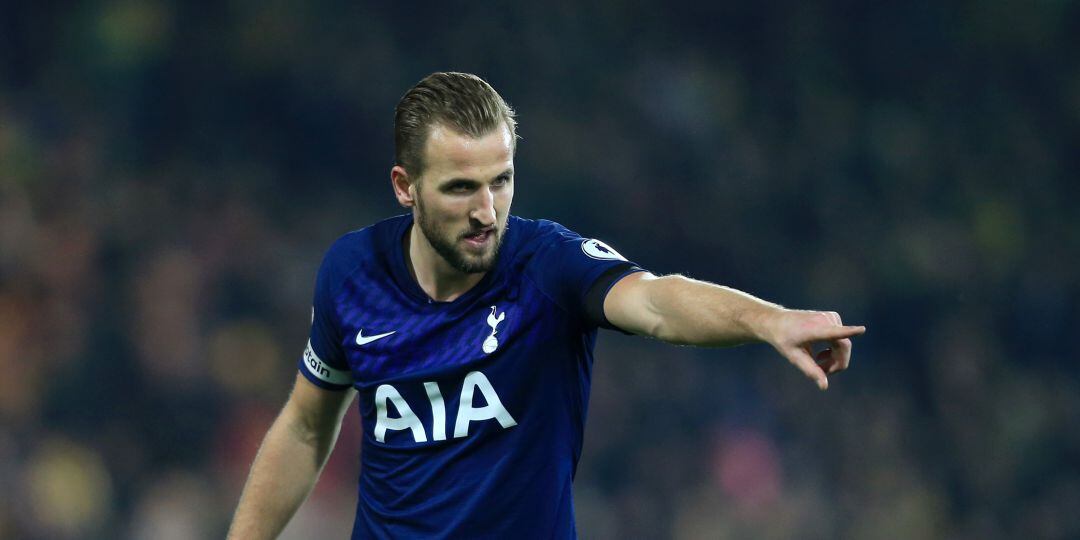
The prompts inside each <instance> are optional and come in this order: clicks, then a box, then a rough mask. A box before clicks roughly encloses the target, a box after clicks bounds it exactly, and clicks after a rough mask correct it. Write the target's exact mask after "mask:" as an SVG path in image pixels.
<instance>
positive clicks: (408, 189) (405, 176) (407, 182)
mask: <svg viewBox="0 0 1080 540" xmlns="http://www.w3.org/2000/svg"><path fill="white" fill-rule="evenodd" d="M415 180H417V179H412V178H409V173H408V172H407V171H405V168H404V167H402V166H401V165H394V168H393V169H390V184H391V185H392V186H394V196H395V197H397V201H398V204H400V205H401V206H404V207H405V208H412V207H413V206H414V205H415V204H416V186H414V185H413V183H414V181H415Z"/></svg>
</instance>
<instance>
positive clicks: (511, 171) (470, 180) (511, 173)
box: [439, 167, 514, 187]
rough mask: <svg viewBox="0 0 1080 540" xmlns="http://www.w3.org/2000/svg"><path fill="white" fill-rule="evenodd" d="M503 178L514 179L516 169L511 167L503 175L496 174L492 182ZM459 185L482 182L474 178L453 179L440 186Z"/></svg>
mask: <svg viewBox="0 0 1080 540" xmlns="http://www.w3.org/2000/svg"><path fill="white" fill-rule="evenodd" d="M503 176H507V177H510V178H513V177H514V168H513V167H511V168H509V169H506V170H505V171H503V172H501V173H499V174H496V175H495V176H494V177H493V178H492V180H495V179H497V178H501V177H503ZM457 183H465V184H479V183H480V181H478V180H476V179H474V178H464V177H462V178H451V179H449V180H446V181H445V182H442V183H440V184H439V187H445V186H449V185H452V184H457Z"/></svg>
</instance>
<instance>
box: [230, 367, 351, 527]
mask: <svg viewBox="0 0 1080 540" xmlns="http://www.w3.org/2000/svg"><path fill="white" fill-rule="evenodd" d="M355 396H356V391H355V390H353V389H352V388H349V389H347V390H343V391H333V390H323V389H322V388H318V387H317V386H315V385H314V384H311V383H310V382H308V380H307V379H305V378H304V376H303V375H299V374H298V375H297V376H296V382H295V383H294V385H293V391H292V394H291V395H290V396H289V400H288V402H286V403H285V407H284V408H282V409H281V414H279V415H278V417H277V420H274V423H273V425H271V426H270V431H268V432H267V433H266V438H265V439H263V442H262V446H260V447H259V453H258V454H257V455H256V456H255V463H254V464H252V465H251V473H250V474H249V475H248V479H247V483H246V484H244V492H243V493H242V494H241V495H240V504H239V505H237V507H236V514H234V515H233V521H232V526H231V527H229V536H228V538H230V539H248V538H276V537H277V535H278V534H280V533H281V531H282V529H284V528H285V525H286V524H287V523H288V522H289V520H290V519H291V518H292V516H293V514H295V513H296V510H297V509H298V508H299V507H300V504H301V503H303V502H304V499H305V498H307V495H308V493H309V492H310V491H311V488H312V487H313V486H314V485H315V480H317V479H318V478H319V472H321V471H322V468H323V465H325V464H326V459H327V458H328V457H329V456H330V451H331V450H333V448H334V443H335V442H336V441H337V436H338V432H339V431H340V429H341V419H342V417H343V416H344V415H345V411H346V409H348V407H349V404H350V403H352V400H353V398H354V397H355Z"/></svg>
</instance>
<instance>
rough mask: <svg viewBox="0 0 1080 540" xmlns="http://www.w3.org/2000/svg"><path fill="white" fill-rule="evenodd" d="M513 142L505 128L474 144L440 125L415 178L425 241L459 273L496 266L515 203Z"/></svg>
mask: <svg viewBox="0 0 1080 540" xmlns="http://www.w3.org/2000/svg"><path fill="white" fill-rule="evenodd" d="M513 143H514V141H513V140H512V139H511V137H510V132H509V130H507V129H506V126H500V127H499V128H498V129H496V130H495V131H493V132H491V133H489V134H487V135H485V136H483V137H481V138H479V139H473V138H472V137H469V136H468V135H463V134H460V133H458V132H456V131H454V130H453V129H451V128H447V127H445V126H442V125H438V124H436V125H435V126H434V127H433V128H432V130H431V133H430V134H429V135H428V139H427V141H426V144H425V147H424V163H425V165H426V168H425V170H424V173H423V176H422V177H421V178H419V179H414V180H413V182H412V188H413V190H414V193H415V211H414V212H415V217H416V223H417V225H419V227H420V230H421V232H422V233H423V234H424V237H425V238H427V240H428V243H430V244H431V246H432V247H433V248H434V249H435V251H436V252H437V253H438V254H439V255H440V256H441V257H442V258H443V259H444V260H445V261H446V262H447V263H448V264H449V265H450V266H451V267H452V268H454V269H456V270H458V271H460V272H463V273H469V274H473V273H481V272H487V271H488V270H490V269H491V268H492V267H493V266H494V265H495V260H496V256H497V255H498V252H499V245H500V244H501V243H502V238H503V234H505V232H506V221H507V218H508V217H509V215H510V203H511V202H512V200H513V198H514V147H513Z"/></svg>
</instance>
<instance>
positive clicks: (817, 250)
mask: <svg viewBox="0 0 1080 540" xmlns="http://www.w3.org/2000/svg"><path fill="white" fill-rule="evenodd" d="M713 4H714V3H698V2H689V3H671V2H667V3H656V4H655V5H647V4H645V3H630V4H629V5H627V3H622V2H612V1H599V2H586V3H584V4H580V5H579V4H574V3H560V4H559V5H555V6H550V5H546V4H545V3H518V4H514V5H507V6H502V7H500V8H497V9H495V8H490V9H488V8H483V7H480V6H479V5H472V4H466V5H462V6H458V7H456V8H450V7H448V6H445V5H443V4H441V3H431V2H421V3H420V4H418V5H417V4H414V3H402V5H384V6H370V5H363V3H351V2H330V3H322V4H313V3H291V2H279V1H270V2H251V1H234V2H222V3H217V2H175V1H166V0H157V1H139V0H113V1H105V0H102V1H91V2H78V3H76V2H42V3H29V2H16V3H14V4H9V3H5V5H4V6H3V7H0V373H2V374H3V375H2V376H0V486H3V489H2V490H0V538H29V539H39V538H40V539H45V538H50V539H51V538H153V539H172V538H212V537H220V536H222V535H223V534H224V531H225V529H226V527H227V525H228V520H229V518H230V514H231V512H232V510H233V508H234V506H235V503H236V500H237V497H238V495H239V491H240V488H241V486H242V484H243V481H244V478H245V475H246V474H247V468H248V466H249V465H250V462H251V459H252V457H253V455H254V452H255V450H256V448H257V447H258V444H259V442H260V439H261V437H262V435H263V434H264V433H265V431H266V429H267V427H268V426H269V424H270V422H271V421H272V420H273V418H274V416H275V415H276V413H277V410H278V408H279V407H280V406H281V404H282V403H283V402H284V400H285V398H286V395H287V393H288V390H289V388H290V386H291V384H292V382H293V377H294V376H295V365H296V361H297V359H298V358H299V354H300V352H301V349H302V347H303V344H304V342H305V340H306V334H307V330H308V328H307V327H308V323H309V316H310V296H311V292H312V287H313V282H314V275H315V270H316V268H317V267H318V264H319V262H320V260H321V256H322V253H323V251H324V250H325V249H326V248H327V247H328V246H329V245H330V243H331V242H332V241H333V240H334V239H336V238H337V237H338V236H339V235H340V234H343V233H344V232H346V231H348V230H351V229H356V228H359V227H362V226H365V225H367V224H370V223H372V222H374V221H376V220H378V219H381V218H383V217H387V216H390V215H392V214H395V213H399V212H401V211H402V210H401V209H400V208H397V207H396V206H395V204H394V201H393V198H392V196H391V190H390V186H389V181H388V180H389V168H390V166H391V165H392V161H393V139H392V127H393V126H392V122H393V107H394V105H395V104H396V103H397V100H398V98H399V97H400V96H401V94H403V93H404V92H405V90H406V89H407V88H408V87H409V86H411V85H412V84H414V83H415V82H416V81H417V80H419V79H420V78H422V77H423V76H424V75H427V74H428V73H430V72H432V71H440V70H457V71H470V72H474V73H477V74H479V75H481V76H482V77H484V78H486V79H487V80H489V81H490V82H491V83H492V84H493V85H494V86H495V88H496V89H497V90H499V91H500V93H502V95H503V96H504V97H505V98H506V99H507V100H508V101H509V102H510V103H511V105H513V106H514V107H515V108H516V109H517V111H518V114H519V123H520V128H519V133H520V134H521V135H522V136H523V140H522V141H521V143H520V145H519V150H518V156H517V170H518V173H517V180H516V186H517V187H516V193H517V196H516V200H515V206H514V213H515V214H518V215H521V216H523V217H533V218H538V217H544V218H549V219H554V220H556V221H559V222H561V223H563V224H565V225H567V226H568V227H570V228H572V229H575V230H577V231H579V232H581V233H582V234H584V235H587V236H594V237H598V238H601V239H603V240H605V241H607V242H608V243H610V244H612V245H613V246H614V247H616V249H618V250H619V251H620V252H622V253H623V254H626V255H627V256H628V257H630V258H631V259H633V260H635V261H636V262H638V263H639V264H641V265H642V266H644V267H646V268H649V269H651V270H653V271H654V272H656V273H673V272H679V273H684V274H686V275H690V276H692V277H696V278H700V279H706V280H710V281H714V282H718V283H722V284H725V285H731V286H734V287H736V288H739V289H743V290H747V291H750V292H752V293H754V294H757V295H759V296H762V297H764V298H766V299H769V300H773V301H776V302H779V303H782V304H784V305H788V306H792V307H801V308H813V309H829V310H836V311H839V312H840V313H841V315H842V316H844V318H845V320H846V321H848V322H851V323H855V324H866V325H867V327H868V333H867V334H866V335H865V336H863V337H862V338H859V339H857V340H856V343H855V349H854V350H855V352H854V358H853V364H852V368H851V369H850V370H849V371H848V372H846V373H844V374H842V375H839V376H837V377H835V378H834V380H833V381H832V384H831V387H830V389H829V391H828V392H826V393H820V392H818V391H817V390H816V388H815V387H814V385H813V384H812V383H810V382H809V381H807V380H805V379H804V378H802V376H801V375H799V374H798V372H797V371H796V370H794V369H793V368H791V367H789V366H787V365H786V364H785V363H784V362H783V360H782V359H781V358H780V357H779V356H777V355H776V354H775V353H773V352H772V351H771V350H769V349H768V348H767V347H765V346H760V345H758V346H745V347H740V348H735V349H730V350H700V349H692V348H676V347H671V346H667V345H664V344H662V343H658V342H655V341H649V340H644V339H641V338H633V337H623V336H619V335H615V334H614V333H610V332H602V337H601V340H600V343H599V346H598V350H597V355H596V357H597V360H596V368H595V369H596V371H595V376H594V380H593V395H592V401H591V405H590V417H589V422H588V425H587V433H586V439H585V451H584V455H583V458H582V460H581V463H580V465H579V468H578V473H577V480H576V482H575V497H576V508H577V520H578V527H579V533H580V534H581V536H582V537H584V538H601V539H603V538H766V539H771V538H775V539H782V538H807V539H813V538H970V539H992V538H1018V537H1023V538H1076V537H1078V536H1080V513H1078V512H1077V511H1076V509H1077V508H1080V429H1078V427H1077V426H1080V369H1078V364H1077V359H1078V356H1077V352H1076V346H1075V341H1076V338H1075V336H1077V335H1080V213H1078V212H1077V211H1076V210H1075V208H1076V204H1077V203H1076V201H1077V200H1078V196H1080V182H1078V173H1080V64H1078V63H1077V62H1076V52H1077V50H1078V49H1077V47H1078V45H1080V38H1078V37H1077V36H1080V6H1078V5H1077V4H1075V3H1070V2H1037V3H1029V4H1018V3H1015V2H1006V1H1003V0H991V1H988V2H958V3H940V5H939V4H937V3H929V4H927V3H897V4H896V5H893V6H891V7H890V6H887V5H884V4H881V3H875V2H870V3H861V2H831V3H827V5H821V4H819V3H804V2H781V3H778V4H777V3H765V4H762V5H758V4H754V3H746V2H743V3H735V4H733V5H719V4H718V5H713ZM359 439H360V437H359V419H358V417H357V415H356V413H355V411H352V412H350V413H349V416H348V417H347V418H346V420H345V428H344V429H343V430H342V436H341V439H340V440H339V443H338V446H337V449H336V450H335V452H334V455H333V457H332V459H331V462H330V464H329V465H328V467H327V469H326V471H325V472H324V473H323V475H322V478H321V480H320V482H319V485H318V486H317V488H316V491H315V492H314V494H313V495H312V497H311V499H310V500H309V501H308V502H307V504H306V505H305V506H304V508H303V509H302V510H301V511H300V513H299V514H298V516H297V517H296V518H295V519H294V521H293V523H292V524H291V525H290V526H289V528H288V529H287V531H286V534H285V537H287V538H331V537H344V536H346V535H347V534H348V532H349V530H350V527H351V523H352V517H353V511H354V505H355V501H356V494H355V490H356V476H357V474H358V458H357V456H358V454H359V452H360V451H361V448H360V444H359Z"/></svg>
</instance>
